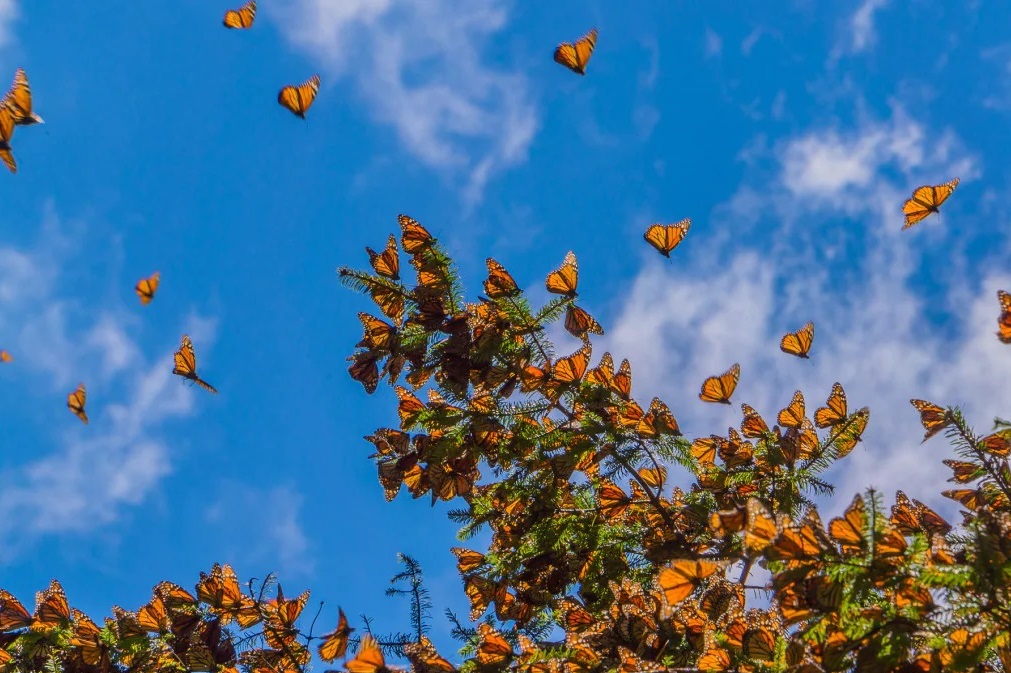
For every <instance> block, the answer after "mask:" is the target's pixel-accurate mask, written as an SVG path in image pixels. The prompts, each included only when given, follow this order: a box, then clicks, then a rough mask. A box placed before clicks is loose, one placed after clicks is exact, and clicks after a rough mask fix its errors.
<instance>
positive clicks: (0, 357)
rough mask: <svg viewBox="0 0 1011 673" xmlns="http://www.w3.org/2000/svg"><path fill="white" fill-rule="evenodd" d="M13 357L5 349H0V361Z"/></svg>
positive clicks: (7, 360) (8, 360) (9, 359)
mask: <svg viewBox="0 0 1011 673" xmlns="http://www.w3.org/2000/svg"><path fill="white" fill-rule="evenodd" d="M13 359H14V356H12V355H11V354H10V353H8V352H7V351H6V350H4V349H0V362H10V361H11V360H13Z"/></svg>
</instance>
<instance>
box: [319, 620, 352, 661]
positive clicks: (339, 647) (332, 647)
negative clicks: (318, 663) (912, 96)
mask: <svg viewBox="0 0 1011 673" xmlns="http://www.w3.org/2000/svg"><path fill="white" fill-rule="evenodd" d="M337 609H338V612H339V615H340V616H338V619H337V629H335V630H334V631H332V632H331V633H330V634H328V635H326V636H324V637H323V643H320V644H319V658H320V659H323V660H324V661H326V662H327V663H331V662H333V661H334V660H335V659H337V658H338V657H343V656H344V653H345V652H347V651H348V637H349V636H350V635H351V632H353V631H354V629H352V628H351V627H349V626H348V617H347V615H345V613H344V610H343V609H341V608H340V607H339V608H337Z"/></svg>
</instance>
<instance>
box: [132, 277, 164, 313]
mask: <svg viewBox="0 0 1011 673" xmlns="http://www.w3.org/2000/svg"><path fill="white" fill-rule="evenodd" d="M160 281H161V274H160V273H159V272H157V271H155V272H154V273H153V274H151V275H150V276H148V277H147V278H141V279H140V280H139V281H137V285H136V286H135V287H134V288H133V290H134V292H136V293H137V296H138V297H140V303H141V304H143V305H145V306H147V305H148V304H150V303H151V300H152V299H154V293H155V291H156V290H157V289H158V283H159V282H160Z"/></svg>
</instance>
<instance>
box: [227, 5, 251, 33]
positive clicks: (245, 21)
mask: <svg viewBox="0 0 1011 673" xmlns="http://www.w3.org/2000/svg"><path fill="white" fill-rule="evenodd" d="M255 18H256V0H249V2H247V3H246V4H244V5H243V6H242V7H240V8H239V9H230V10H228V11H227V12H225V19H224V21H223V23H224V24H225V28H251V27H252V25H253V20H254V19H255Z"/></svg>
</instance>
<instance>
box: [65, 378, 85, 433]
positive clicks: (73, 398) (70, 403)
mask: <svg viewBox="0 0 1011 673" xmlns="http://www.w3.org/2000/svg"><path fill="white" fill-rule="evenodd" d="M86 400H87V393H86V392H85V390H84V384H83V383H82V384H80V385H79V386H77V390H75V391H74V392H72V393H70V394H69V395H67V407H68V408H69V409H70V410H71V411H72V412H74V415H75V416H77V417H78V418H80V419H81V422H82V423H84V424H85V425H87V424H88V414H86V413H84V403H85V401H86Z"/></svg>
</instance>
